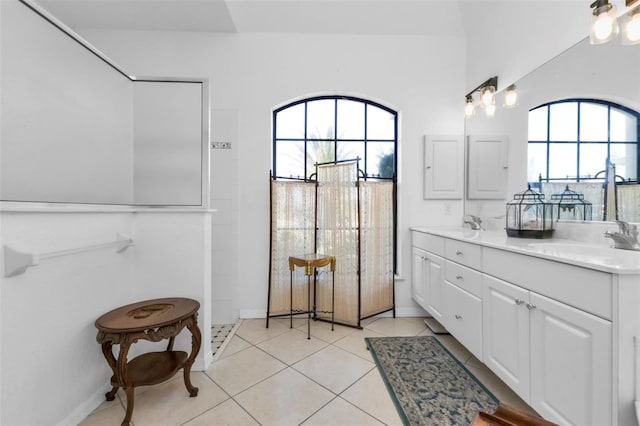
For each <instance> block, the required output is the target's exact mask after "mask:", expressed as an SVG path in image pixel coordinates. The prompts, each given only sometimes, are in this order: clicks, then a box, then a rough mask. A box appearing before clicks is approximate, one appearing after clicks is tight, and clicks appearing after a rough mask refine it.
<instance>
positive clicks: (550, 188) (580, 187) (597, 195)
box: [540, 182, 604, 220]
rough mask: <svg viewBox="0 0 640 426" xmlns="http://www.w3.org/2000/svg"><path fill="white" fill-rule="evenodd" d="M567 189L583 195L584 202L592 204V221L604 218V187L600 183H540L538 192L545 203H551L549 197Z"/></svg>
mask: <svg viewBox="0 0 640 426" xmlns="http://www.w3.org/2000/svg"><path fill="white" fill-rule="evenodd" d="M567 185H569V189H571V190H572V191H576V192H579V193H581V194H583V195H584V199H585V201H589V202H590V203H591V204H593V209H592V214H593V216H592V219H593V220H602V218H603V217H604V187H603V186H602V182H542V184H541V187H540V190H541V192H542V193H543V194H544V199H545V200H546V201H551V195H553V194H558V193H561V192H562V191H564V190H565V189H566V188H567Z"/></svg>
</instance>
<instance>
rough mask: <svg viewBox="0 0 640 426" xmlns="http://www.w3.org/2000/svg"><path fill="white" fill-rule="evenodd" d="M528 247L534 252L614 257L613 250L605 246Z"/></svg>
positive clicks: (552, 244) (561, 244)
mask: <svg viewBox="0 0 640 426" xmlns="http://www.w3.org/2000/svg"><path fill="white" fill-rule="evenodd" d="M528 246H529V247H531V248H533V249H534V250H541V251H550V252H558V253H566V252H569V253H575V254H585V255H594V256H611V255H614V254H615V252H614V253H612V251H613V250H614V249H612V248H610V247H605V246H596V245H589V244H584V243H553V242H548V243H530V244H528Z"/></svg>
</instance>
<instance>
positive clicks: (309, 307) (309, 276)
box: [307, 275, 311, 340]
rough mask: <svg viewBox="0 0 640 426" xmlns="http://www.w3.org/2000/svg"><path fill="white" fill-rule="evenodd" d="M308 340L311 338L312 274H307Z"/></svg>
mask: <svg viewBox="0 0 640 426" xmlns="http://www.w3.org/2000/svg"><path fill="white" fill-rule="evenodd" d="M307 311H309V312H308V313H307V340H311V275H307Z"/></svg>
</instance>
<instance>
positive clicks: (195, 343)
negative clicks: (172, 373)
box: [183, 314, 202, 397]
mask: <svg viewBox="0 0 640 426" xmlns="http://www.w3.org/2000/svg"><path fill="white" fill-rule="evenodd" d="M187 328H188V329H189V331H190V332H191V354H190V355H189V358H187V361H186V362H185V364H184V368H183V373H184V385H185V386H186V388H187V391H188V392H189V396H191V397H194V396H198V388H197V387H195V386H193V385H192V384H191V366H192V365H193V363H194V361H195V359H196V355H198V352H200V345H201V343H202V336H201V334H200V329H199V328H198V316H197V314H194V315H193V316H192V317H191V318H189V320H188V323H187Z"/></svg>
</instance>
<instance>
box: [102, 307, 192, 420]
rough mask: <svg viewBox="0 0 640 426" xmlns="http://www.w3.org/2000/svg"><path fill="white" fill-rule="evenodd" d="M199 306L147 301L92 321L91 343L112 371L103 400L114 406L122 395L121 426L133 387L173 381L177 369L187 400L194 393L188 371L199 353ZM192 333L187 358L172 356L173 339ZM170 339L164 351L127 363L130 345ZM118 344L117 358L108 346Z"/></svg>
mask: <svg viewBox="0 0 640 426" xmlns="http://www.w3.org/2000/svg"><path fill="white" fill-rule="evenodd" d="M199 308H200V303H198V302H197V301H195V300H192V299H185V298H165V299H154V300H146V301H143V302H137V303H132V304H130V305H126V306H122V307H119V308H117V309H114V310H112V311H110V312H107V313H106V314H104V315H102V316H101V317H100V318H98V319H97V320H96V322H95V326H96V328H97V329H98V336H97V337H96V340H97V341H98V343H100V344H101V345H102V353H103V354H104V357H105V359H106V360H107V363H108V364H109V367H111V370H112V371H113V376H111V386H113V388H112V389H111V390H110V391H109V392H107V393H106V395H105V396H106V398H107V401H113V399H114V398H115V395H116V392H117V391H118V388H120V387H121V388H123V389H124V391H125V393H126V395H127V412H126V414H125V417H124V420H122V425H129V422H130V421H131V415H132V413H133V402H134V401H133V395H134V388H135V387H137V386H148V385H155V384H158V383H162V382H164V381H165V380H167V379H169V378H171V377H173V375H174V374H176V372H178V370H180V369H181V368H182V369H183V372H184V384H185V386H186V388H187V391H188V392H189V396H192V397H194V396H197V395H198V388H197V387H194V386H193V385H192V384H191V377H190V375H191V366H192V365H193V363H194V361H195V358H196V355H197V354H198V352H199V351H200V344H201V340H202V337H201V334H200V329H199V328H198V309H199ZM185 327H186V328H187V329H189V331H190V332H191V336H192V337H191V354H189V355H188V356H187V353H186V352H183V351H174V350H173V343H174V340H175V337H176V336H177V335H178V334H179V333H180V332H181V331H182V329H184V328H185ZM164 339H169V343H168V345H167V349H166V351H163V352H149V353H146V354H142V355H140V356H137V357H135V358H134V359H132V360H131V361H128V362H127V354H128V352H129V348H130V346H131V344H133V343H136V342H137V341H138V340H148V341H151V342H159V341H160V340H164ZM113 345H120V352H119V354H118V358H117V359H116V358H115V356H114V355H113V351H112V346H113Z"/></svg>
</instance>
